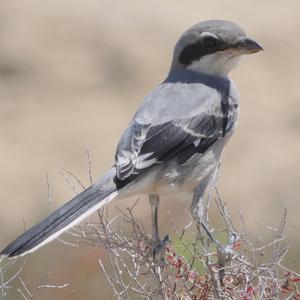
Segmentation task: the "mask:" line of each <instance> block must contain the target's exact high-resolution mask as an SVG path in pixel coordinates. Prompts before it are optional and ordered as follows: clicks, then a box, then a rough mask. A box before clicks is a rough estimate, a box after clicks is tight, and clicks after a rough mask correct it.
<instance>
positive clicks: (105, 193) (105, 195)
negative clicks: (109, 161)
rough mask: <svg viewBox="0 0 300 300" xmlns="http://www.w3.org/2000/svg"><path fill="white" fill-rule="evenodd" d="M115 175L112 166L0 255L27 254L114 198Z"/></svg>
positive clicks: (115, 189)
mask: <svg viewBox="0 0 300 300" xmlns="http://www.w3.org/2000/svg"><path fill="white" fill-rule="evenodd" d="M115 174H116V172H115V168H112V169H111V170H109V171H108V172H107V173H106V174H105V175H104V176H103V177H101V179H100V180H99V181H98V182H96V183H94V184H93V185H91V186H90V187H88V188H87V189H86V190H84V191H83V192H81V193H80V194H78V195H77V196H76V197H74V198H73V199H72V200H70V201H69V202H67V203H66V204H64V205H63V206H62V207H60V208H59V209H57V210H56V211H54V212H53V213H52V214H50V215H49V216H48V217H47V218H46V219H44V220H43V221H41V222H40V223H38V224H37V225H35V226H33V227H31V228H30V229H29V230H27V231H26V232H24V233H23V234H21V235H20V236H19V237H18V238H17V239H16V240H15V241H13V242H12V243H11V244H9V245H8V246H7V247H6V248H5V249H4V250H2V252H1V253H0V255H5V256H8V257H14V256H23V255H25V254H27V253H31V252H33V251H35V250H37V249H38V248H40V247H42V246H44V245H45V244H47V243H49V242H51V241H52V240H54V239H55V238H57V237H58V236H60V235H61V234H62V233H63V232H65V231H67V230H68V229H70V228H71V227H73V226H75V225H76V224H78V223H79V222H80V221H82V220H83V219H84V218H86V217H87V216H88V215H90V214H92V213H93V212H94V211H96V210H97V209H99V208H101V207H102V206H103V205H105V204H107V203H108V202H110V201H111V200H113V199H114V198H116V197H117V195H118V191H117V188H116V185H115V183H114V181H113V180H114V177H115Z"/></svg>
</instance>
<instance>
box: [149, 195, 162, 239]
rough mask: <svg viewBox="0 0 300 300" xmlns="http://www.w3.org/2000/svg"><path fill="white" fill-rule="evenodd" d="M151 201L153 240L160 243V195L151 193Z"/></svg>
mask: <svg viewBox="0 0 300 300" xmlns="http://www.w3.org/2000/svg"><path fill="white" fill-rule="evenodd" d="M149 202H150V206H151V219H152V240H153V242H154V243H159V241H160V239H159V232H158V208H159V195H157V194H151V195H149Z"/></svg>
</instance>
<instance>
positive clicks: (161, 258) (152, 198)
mask: <svg viewBox="0 0 300 300" xmlns="http://www.w3.org/2000/svg"><path fill="white" fill-rule="evenodd" d="M149 202H150V206H151V219H152V240H153V260H154V261H156V263H157V264H158V265H159V266H163V265H164V264H165V248H166V245H167V243H168V242H169V241H170V237H169V235H166V236H165V237H164V238H163V240H160V238H159V230H158V208H159V196H158V195H157V194H151V195H149Z"/></svg>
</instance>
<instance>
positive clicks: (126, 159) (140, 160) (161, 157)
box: [116, 103, 237, 181]
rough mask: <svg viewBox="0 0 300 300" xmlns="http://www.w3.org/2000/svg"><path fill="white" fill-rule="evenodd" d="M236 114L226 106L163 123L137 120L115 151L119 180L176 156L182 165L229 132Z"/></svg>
mask: <svg viewBox="0 0 300 300" xmlns="http://www.w3.org/2000/svg"><path fill="white" fill-rule="evenodd" d="M236 115H237V114H234V113H232V112H231V111H230V107H228V108H227V110H226V113H224V109H222V107H221V103H220V110H219V111H218V112H217V111H211V110H207V111H205V110H204V111H202V112H201V113H199V114H197V115H194V116H191V117H188V118H170V120H168V121H165V122H163V123H158V124H152V123H151V122H148V123H141V122H138V121H137V120H134V121H133V122H132V123H131V125H130V126H129V127H128V128H127V130H126V131H125V133H124V135H123V137H122V139H121V142H120V144H119V146H118V149H117V153H116V170H117V179H118V180H120V181H124V180H126V181H127V180H130V179H131V178H134V177H136V176H138V175H139V174H141V173H143V172H144V171H145V170H146V169H148V168H150V167H152V166H153V165H155V164H161V163H165V162H167V161H169V160H170V159H176V160H177V161H178V163H180V164H182V163H184V162H185V161H186V160H188V159H189V158H190V157H191V156H193V155H195V154H196V153H203V152H205V151H206V150H207V149H208V148H209V147H210V146H211V145H212V144H214V143H215V142H216V141H217V140H218V139H219V138H223V137H224V135H225V134H226V133H227V132H229V131H230V130H231V128H232V126H233V124H234V122H235V119H236Z"/></svg>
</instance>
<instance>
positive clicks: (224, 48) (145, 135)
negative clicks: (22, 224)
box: [1, 20, 263, 257]
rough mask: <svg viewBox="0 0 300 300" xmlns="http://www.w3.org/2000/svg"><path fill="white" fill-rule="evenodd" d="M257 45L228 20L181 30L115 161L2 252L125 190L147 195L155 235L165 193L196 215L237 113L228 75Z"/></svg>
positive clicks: (40, 239)
mask: <svg viewBox="0 0 300 300" xmlns="http://www.w3.org/2000/svg"><path fill="white" fill-rule="evenodd" d="M260 50H263V48H262V46H261V45H260V44H259V43H257V42H256V41H254V40H252V39H250V38H248V37H246V35H245V33H244V31H243V30H242V29H241V28H240V27H239V26H238V25H236V24H234V23H232V22H228V21H223V20H209V21H204V22H200V23H198V24H196V25H194V26H193V27H191V28H190V29H188V30H187V31H185V32H184V33H183V35H182V36H181V37H180V38H179V40H178V42H177V44H176V46H175V49H174V53H173V60H172V64H171V68H170V71H169V73H168V75H167V78H166V79H165V81H163V82H162V83H161V84H160V85H158V86H157V87H156V88H155V89H154V90H153V91H152V92H151V93H150V94H149V95H148V96H146V97H145V99H144V101H143V103H142V105H141V106H140V108H139V109H138V111H137V112H136V113H135V115H134V117H133V119H132V120H131V122H130V124H129V126H128V127H127V128H126V129H125V131H124V133H123V135H122V137H121V139H120V142H119V145H118V147H117V151H116V155H115V164H114V166H113V167H112V168H111V169H110V170H108V171H107V172H106V173H105V174H104V175H103V176H102V177H101V178H100V179H99V180H98V181H97V182H96V183H95V184H93V185H91V186H90V187H89V188H87V189H86V190H84V191H83V192H82V193H80V194H79V195H77V196H75V197H74V198H73V199H72V200H70V201H69V202H67V203H66V204H64V205H63V206H62V207H60V208H59V209H57V210H56V211H54V212H53V213H52V214H51V215H49V216H48V217H47V218H46V219H44V220H43V221H41V222H40V223H38V224H37V225H35V226H33V227H32V228H30V229H29V230H27V231H26V232H24V233H23V234H22V235H20V236H19V237H18V238H17V239H16V240H15V241H13V242H12V243H11V244H10V245H8V246H7V247H6V248H5V249H4V250H3V251H2V252H1V254H2V255H5V256H9V257H13V256H22V255H24V254H26V253H30V252H33V251H35V250H36V249H38V248H39V247H41V246H43V245H45V244H47V243H49V242H50V241H52V240H53V239H55V238H57V237H58V236H59V235H60V234H62V233H63V232H64V231H66V230H68V229H70V228H71V227H72V226H74V225H75V224H77V223H79V222H80V221H81V220H83V219H84V218H86V217H87V216H88V215H90V214H91V213H93V212H94V211H96V210H97V209H99V208H100V207H102V206H103V205H105V204H107V203H109V202H110V201H111V200H113V199H116V198H124V197H127V196H130V195H136V194H148V195H149V197H150V204H151V206H152V217H153V231H154V233H153V234H154V239H157V240H159V237H158V232H157V208H158V203H159V195H160V194H161V193H163V192H164V191H165V192H168V191H169V190H170V189H175V190H176V191H178V192H189V193H191V194H193V200H192V204H191V211H192V214H193V215H194V216H196V217H197V216H198V217H199V212H198V211H199V206H200V205H199V203H201V198H202V197H203V195H204V192H205V190H206V188H207V187H208V186H209V185H210V184H211V182H212V181H213V180H214V178H215V175H216V172H217V169H218V166H219V162H220V157H221V154H222V151H223V148H224V146H225V144H226V142H227V141H228V139H229V137H230V136H231V135H232V133H233V131H234V128H235V123H236V120H237V117H238V114H239V96H238V92H237V89H236V87H235V85H234V83H233V82H232V81H231V80H230V79H229V78H228V73H229V72H230V71H231V70H232V68H233V67H234V66H235V65H236V64H237V63H238V62H239V60H240V58H241V57H242V56H243V55H245V54H251V53H255V52H258V51H260Z"/></svg>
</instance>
